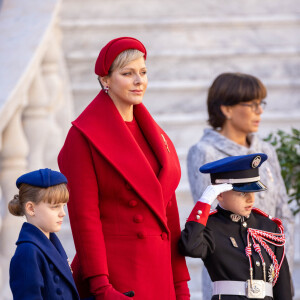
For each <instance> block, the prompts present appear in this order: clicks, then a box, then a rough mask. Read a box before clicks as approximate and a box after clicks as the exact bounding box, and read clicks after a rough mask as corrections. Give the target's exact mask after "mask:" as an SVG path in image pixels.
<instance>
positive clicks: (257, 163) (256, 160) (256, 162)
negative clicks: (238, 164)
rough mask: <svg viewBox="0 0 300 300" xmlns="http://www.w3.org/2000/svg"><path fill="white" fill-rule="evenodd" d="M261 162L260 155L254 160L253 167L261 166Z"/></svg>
mask: <svg viewBox="0 0 300 300" xmlns="http://www.w3.org/2000/svg"><path fill="white" fill-rule="evenodd" d="M260 162H261V157H260V156H259V155H258V156H256V157H254V158H253V160H252V165H251V166H252V168H253V169H255V168H257V167H258V166H259V164H260Z"/></svg>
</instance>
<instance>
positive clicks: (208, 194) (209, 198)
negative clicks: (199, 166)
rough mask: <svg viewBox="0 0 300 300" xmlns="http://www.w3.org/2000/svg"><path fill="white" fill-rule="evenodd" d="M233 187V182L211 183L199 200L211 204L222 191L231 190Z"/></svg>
mask: <svg viewBox="0 0 300 300" xmlns="http://www.w3.org/2000/svg"><path fill="white" fill-rule="evenodd" d="M232 189H233V187H232V184H229V183H222V184H216V185H209V186H208V187H207V188H206V189H205V191H204V192H203V194H202V196H201V198H200V199H199V200H198V201H200V202H203V203H207V204H209V205H211V204H212V203H213V202H214V201H215V199H216V198H217V197H218V196H219V195H220V194H221V193H223V192H227V191H230V190H232Z"/></svg>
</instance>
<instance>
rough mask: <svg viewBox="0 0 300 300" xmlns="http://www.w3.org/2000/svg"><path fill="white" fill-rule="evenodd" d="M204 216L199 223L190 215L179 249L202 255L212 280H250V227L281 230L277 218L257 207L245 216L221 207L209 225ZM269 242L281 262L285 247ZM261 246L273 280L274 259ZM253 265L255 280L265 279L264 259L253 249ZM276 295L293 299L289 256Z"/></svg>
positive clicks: (279, 299)
mask: <svg viewBox="0 0 300 300" xmlns="http://www.w3.org/2000/svg"><path fill="white" fill-rule="evenodd" d="M196 206H197V204H196ZM193 211H195V209H194V210H193ZM196 211H197V210H196ZM198 211H199V210H198ZM192 213H193V212H192ZM198 218H200V217H198ZM201 218H202V221H201V222H200V221H199V222H198V221H197V220H195V221H193V217H192V218H191V216H190V218H189V219H188V221H187V223H186V224H185V229H184V230H183V231H182V233H181V239H180V241H179V249H180V252H181V253H182V254H183V255H185V256H190V257H199V258H201V259H202V260H203V262H204V264H205V266H206V268H207V270H208V273H209V275H210V278H211V280H212V281H219V280H231V281H247V280H248V279H250V271H249V268H250V264H249V259H248V257H247V256H246V254H245V248H246V246H247V229H248V228H254V229H259V230H264V231H268V232H273V233H275V232H277V233H280V230H279V228H278V226H277V224H276V223H275V222H274V221H272V220H271V219H270V218H268V217H266V216H264V215H261V214H259V213H257V212H256V211H255V210H253V211H252V212H251V214H250V216H249V217H248V218H246V217H241V216H238V215H234V214H233V213H232V212H230V211H227V210H224V209H222V208H221V207H220V206H218V207H217V209H216V211H215V212H214V213H212V214H210V216H209V218H208V220H207V224H206V226H205V223H206V220H204V221H203V218H204V219H205V216H201ZM267 244H268V246H269V247H270V248H271V249H272V251H273V252H274V253H275V255H276V257H277V261H278V263H280V261H281V259H282V255H283V248H284V247H276V246H275V245H272V244H269V243H267ZM261 249H262V255H263V258H264V261H265V263H266V280H267V281H269V282H272V279H273V278H274V277H273V274H274V272H272V266H271V265H272V259H271V257H270V256H269V255H268V254H267V252H266V251H265V250H264V249H263V247H261ZM252 266H253V269H254V270H253V279H259V280H263V279H264V276H263V267H262V261H261V259H260V257H259V255H258V253H256V252H255V250H254V249H253V248H252ZM273 297H274V298H273V299H276V300H290V299H292V296H291V282H290V273H289V267H288V263H287V260H286V258H284V260H283V263H282V266H281V269H280V273H279V277H278V279H277V282H276V284H275V286H274V287H273ZM212 299H213V300H216V299H224V300H225V299H227V300H228V299H230V300H238V299H248V298H247V297H246V296H233V295H221V298H220V296H219V295H215V296H213V297H212ZM267 299H268V300H269V299H272V298H271V297H265V300H267ZM206 300H207V299H206Z"/></svg>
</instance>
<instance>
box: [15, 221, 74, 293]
mask: <svg viewBox="0 0 300 300" xmlns="http://www.w3.org/2000/svg"><path fill="white" fill-rule="evenodd" d="M22 243H32V244H34V245H35V246H37V247H38V248H39V249H40V250H41V251H42V252H43V254H44V255H45V256H46V257H47V258H48V259H49V260H50V261H51V262H52V263H53V264H54V265H55V266H56V268H57V269H58V270H59V272H60V273H61V274H62V275H63V276H64V277H65V278H66V279H67V281H68V282H69V283H70V284H71V286H72V287H73V289H74V291H75V292H76V293H77V289H76V287H75V282H74V280H73V277H72V273H71V271H70V266H69V264H68V257H67V254H66V252H65V250H64V248H63V247H62V245H61V243H60V241H59V239H58V237H57V236H56V234H55V233H50V239H48V238H47V237H46V235H45V234H44V233H43V232H42V231H41V230H40V229H38V228H37V227H36V226H34V225H32V224H30V223H27V222H24V223H23V225H22V228H21V231H20V235H19V238H18V240H17V242H16V245H20V244H22Z"/></svg>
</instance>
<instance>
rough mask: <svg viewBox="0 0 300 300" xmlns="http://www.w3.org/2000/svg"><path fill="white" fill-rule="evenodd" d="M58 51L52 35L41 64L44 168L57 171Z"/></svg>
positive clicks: (59, 131) (60, 102)
mask: <svg viewBox="0 0 300 300" xmlns="http://www.w3.org/2000/svg"><path fill="white" fill-rule="evenodd" d="M59 59H60V49H59V46H58V44H57V40H56V36H54V35H52V38H51V39H50V42H49V46H48V49H47V52H46V54H45V57H44V60H43V63H42V74H43V79H44V83H45V91H46V93H47V97H48V105H47V113H48V122H49V126H48V132H47V139H46V144H45V163H46V167H50V168H53V169H57V168H58V167H57V155H58V153H59V150H60V149H61V147H62V143H63V137H62V129H61V128H60V126H59V124H58V122H57V113H58V111H59V110H61V108H62V105H63V80H62V78H61V74H60V70H59Z"/></svg>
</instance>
